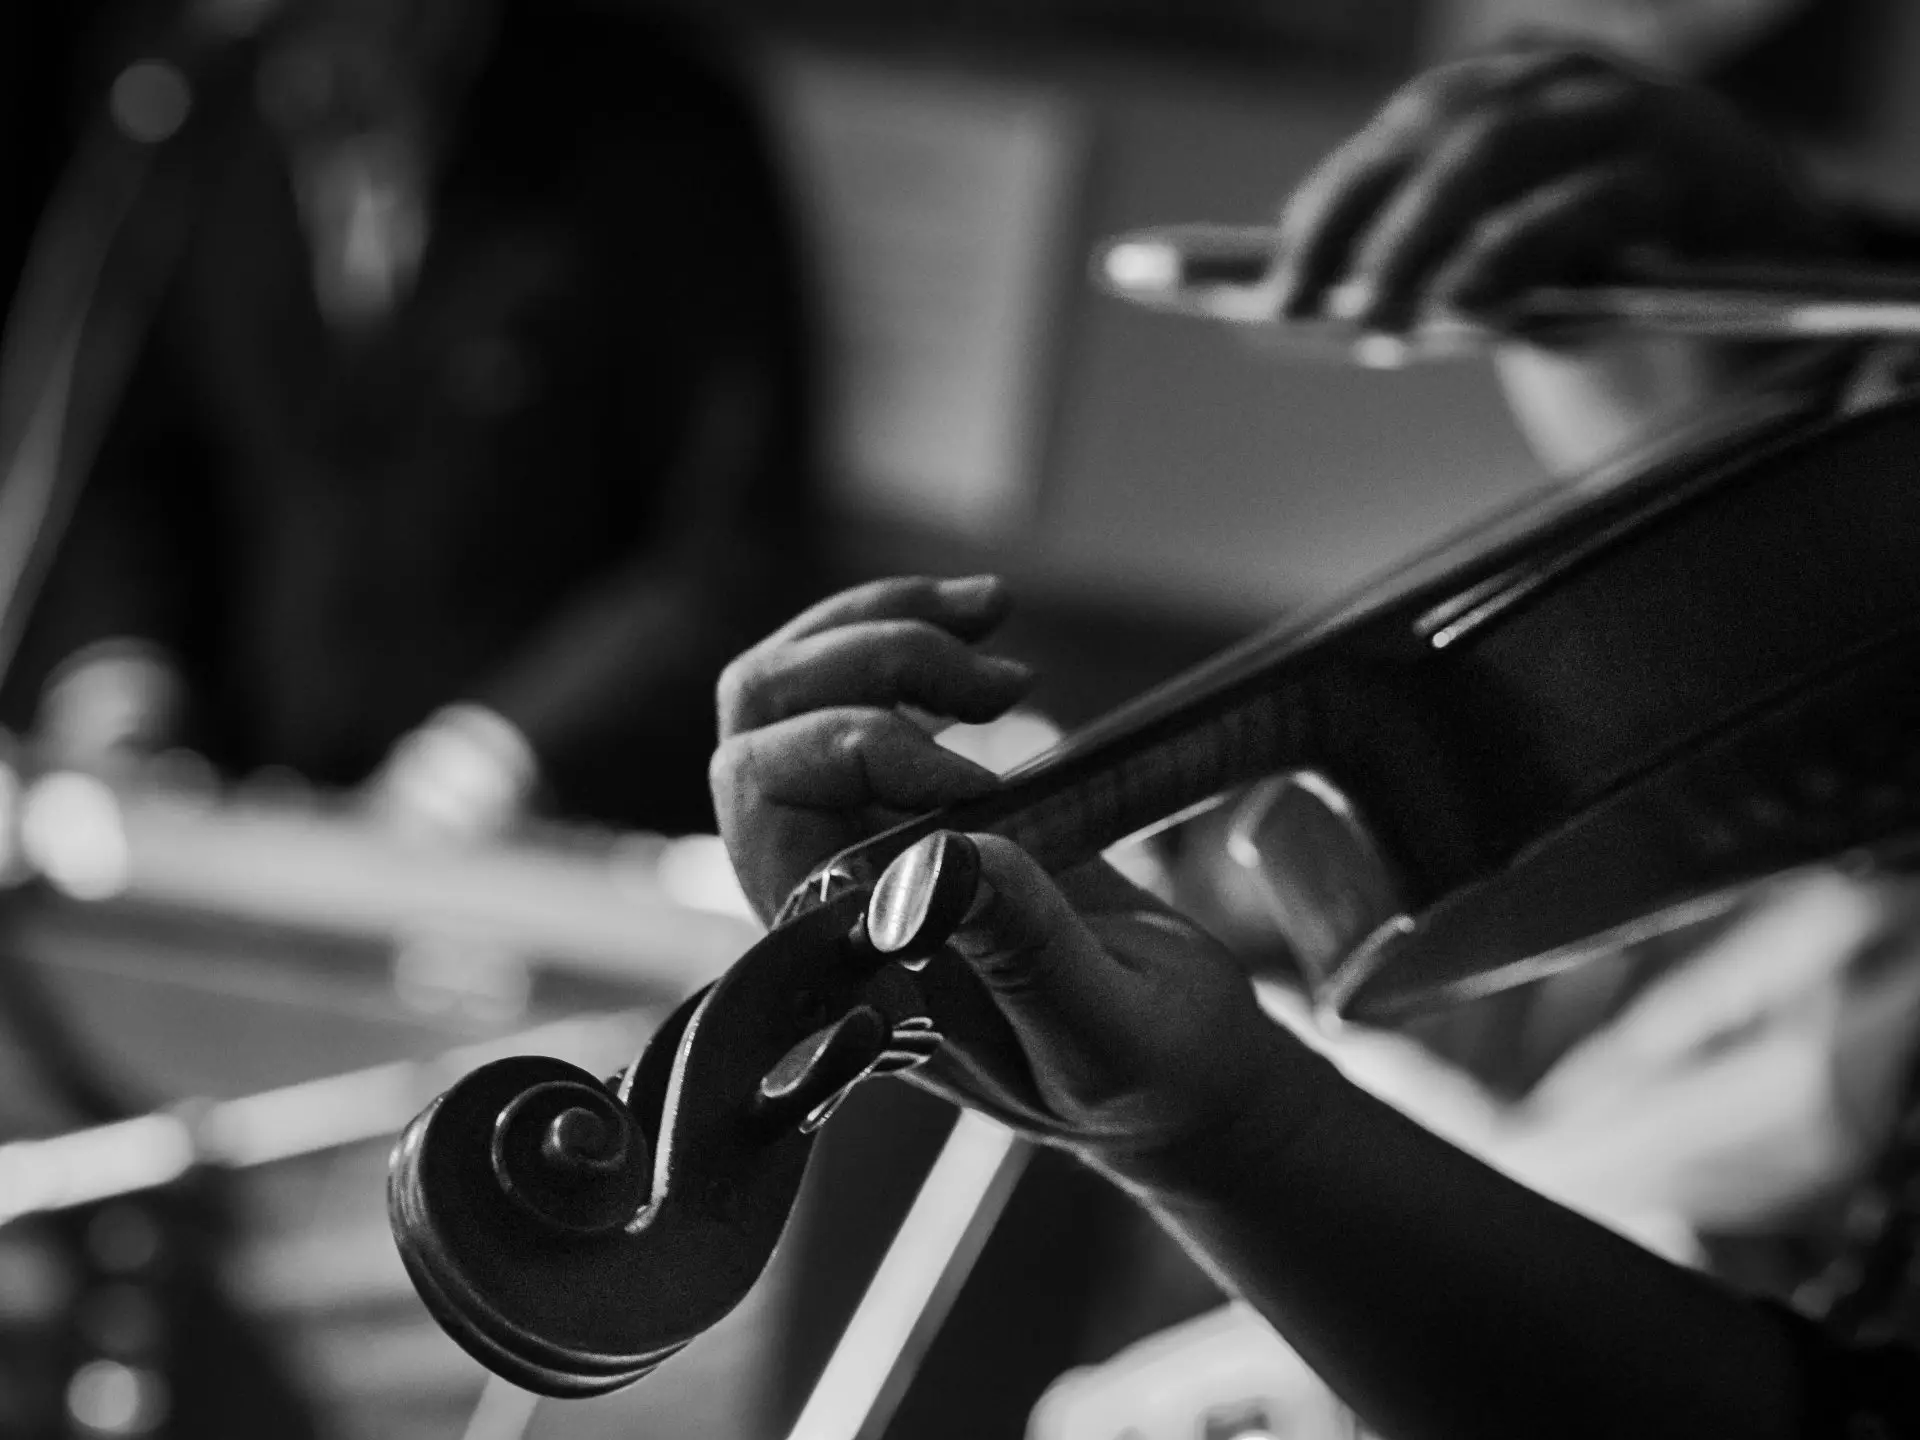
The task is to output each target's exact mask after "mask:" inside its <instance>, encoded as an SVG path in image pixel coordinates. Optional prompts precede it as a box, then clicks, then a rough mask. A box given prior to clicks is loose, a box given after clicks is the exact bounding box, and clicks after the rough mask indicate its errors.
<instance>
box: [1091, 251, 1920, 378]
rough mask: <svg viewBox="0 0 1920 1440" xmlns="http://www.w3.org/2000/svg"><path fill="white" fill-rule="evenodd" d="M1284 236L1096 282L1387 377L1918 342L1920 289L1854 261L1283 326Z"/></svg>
mask: <svg viewBox="0 0 1920 1440" xmlns="http://www.w3.org/2000/svg"><path fill="white" fill-rule="evenodd" d="M1279 248H1280V240H1279V233H1278V232H1277V231H1276V230H1274V229H1272V228H1270V227H1266V226H1258V225H1206V224H1195V225H1164V226H1158V227H1154V228H1151V229H1145V230H1136V231H1132V232H1129V233H1127V234H1124V235H1120V236H1116V237H1115V238H1113V239H1111V240H1109V241H1107V242H1106V243H1105V244H1104V245H1102V246H1101V247H1100V248H1099V250H1098V251H1097V252H1096V254H1095V256H1094V260H1093V273H1094V278H1095V280H1096V282H1097V283H1098V284H1099V285H1100V286H1101V287H1102V288H1103V289H1105V290H1107V291H1108V292H1109V293H1110V294H1113V295H1117V296H1119V297H1120V298H1122V299H1125V300H1130V301H1133V302H1134V303H1136V304H1140V305H1145V306H1147V307H1149V308H1151V309H1156V310H1166V311H1171V312H1174V313H1176V314H1184V315H1193V316H1198V317H1201V318H1204V319H1211V320H1226V321H1230V322H1233V323H1237V324H1243V325H1259V326H1266V327H1269V328H1270V330H1271V333H1272V335H1273V337H1274V338H1275V339H1276V340H1277V341H1278V342H1280V343H1282V344H1285V345H1287V346H1289V347H1291V346H1294V345H1296V344H1297V345H1299V346H1301V347H1303V348H1305V349H1306V350H1308V351H1309V352H1312V351H1315V350H1324V351H1326V352H1329V353H1331V354H1333V355H1335V356H1339V357H1343V358H1350V359H1353V360H1357V361H1359V362H1360V363H1361V364H1364V365H1372V366H1379V367H1390V366H1393V365H1398V364H1403V363H1405V362H1406V361H1408V360H1412V359H1438V358H1444V357H1447V356H1450V355H1459V354H1472V353H1476V352H1478V351H1481V350H1484V349H1485V348H1486V346H1487V344H1488V342H1489V341H1490V340H1491V339H1493V338H1494V336H1495V335H1496V333H1497V332H1507V333H1529V332H1531V333H1548V334H1594V333H1604V332H1608V331H1624V330H1632V331H1635V332H1639V333H1648V334H1669V335H1692V336H1699V337H1717V338H1720V339H1729V340H1869V339H1880V340H1886V339H1916V338H1920V277H1916V276H1915V274H1913V273H1912V272H1908V271H1895V270H1888V269H1884V268H1877V267H1872V266H1862V265H1857V264H1848V263H1836V262H1826V263H1802V264H1794V265H1769V264H1754V263H1735V264H1726V263H1713V264H1706V263H1697V262H1686V263H1681V262H1675V261H1667V260H1661V261H1643V262H1640V263H1637V264H1635V265H1634V266H1633V267H1632V268H1631V269H1629V270H1627V271H1624V272H1623V273H1622V274H1621V276H1620V277H1619V278H1618V279H1617V280H1616V281H1613V282H1610V283H1602V284H1595V285H1583V286H1559V285H1556V286H1543V287H1540V288H1538V289H1535V290H1532V291H1530V292H1528V293H1526V294H1524V295H1522V296H1521V297H1520V298H1518V299H1517V300H1514V301H1512V302H1510V303H1509V304H1508V305H1507V306H1505V307H1504V308H1502V309H1500V310H1499V311H1496V312H1493V313H1490V314H1487V315H1484V316H1466V315H1459V314H1453V313H1429V314H1426V315H1423V316H1421V317H1419V319H1418V321H1417V323H1416V324H1415V325H1414V326H1413V328H1412V329H1411V330H1410V331H1409V332H1408V333H1407V334H1406V335H1404V336H1401V335H1380V334H1370V333H1366V332H1363V331H1361V330H1359V329H1358V328H1357V327H1356V326H1355V325H1354V324H1352V323H1351V322H1350V320H1349V318H1348V313H1347V312H1348V311H1349V307H1350V303H1351V302H1350V300H1349V298H1348V292H1346V291H1345V287H1338V286H1337V287H1335V289H1334V291H1333V292H1332V293H1331V294H1330V295H1329V297H1328V302H1327V310H1328V315H1327V317H1326V318H1321V319H1307V320H1287V321H1284V322H1282V321H1279V320H1277V318H1276V316H1275V314H1274V308H1273V298H1274V297H1273V290H1272V284H1271V282H1272V278H1273V276H1274V273H1275V256H1276V255H1277V254H1278V253H1279Z"/></svg>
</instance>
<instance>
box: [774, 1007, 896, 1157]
mask: <svg viewBox="0 0 1920 1440" xmlns="http://www.w3.org/2000/svg"><path fill="white" fill-rule="evenodd" d="M889 1038H890V1031H889V1028H888V1026H887V1022H886V1021H885V1020H883V1019H881V1017H880V1012H879V1011H878V1010H875V1009H874V1008H873V1007H872V1006H870V1005H862V1006H860V1007H859V1008H857V1009H854V1010H850V1011H848V1012H847V1014H845V1015H844V1016H842V1017H841V1018H840V1019H838V1020H836V1021H834V1023H833V1024H831V1025H827V1026H823V1027H822V1028H821V1029H819V1030H816V1031H814V1032H813V1034H811V1035H809V1036H808V1037H807V1038H806V1039H805V1040H802V1041H801V1042H800V1043H799V1044H798V1045H796V1046H794V1047H793V1048H792V1049H791V1050H789V1051H788V1052H787V1053H786V1054H785V1055H783V1056H781V1058H780V1060H779V1061H778V1062H777V1063H776V1064H775V1065H774V1067H773V1068H772V1069H771V1070H769V1071H768V1072H767V1073H766V1075H765V1076H764V1077H762V1079H761V1081H760V1089H759V1093H758V1094H757V1095H756V1096H755V1097H754V1113H755V1114H756V1115H758V1116H759V1117H760V1118H761V1119H763V1120H765V1121H767V1122H768V1123H769V1124H772V1125H774V1126H776V1127H779V1128H783V1129H784V1128H785V1127H786V1126H789V1125H793V1126H797V1127H798V1128H799V1129H800V1130H801V1131H803V1132H811V1131H813V1130H817V1129H818V1128H819V1127H820V1126H822V1125H824V1124H825V1123H826V1122H827V1118H828V1116H830V1115H831V1114H832V1113H833V1111H834V1109H835V1108H836V1107H837V1106H838V1105H839V1103H840V1101H841V1099H842V1097H844V1096H845V1095H846V1093H847V1092H848V1091H849V1090H851V1089H852V1088H853V1086H854V1085H855V1084H856V1083H857V1082H858V1081H860V1080H862V1079H864V1078H865V1077H866V1076H867V1075H869V1074H870V1073H872V1071H873V1068H874V1066H875V1065H877V1064H878V1063H879V1062H880V1061H881V1059H882V1058H883V1057H885V1055H886V1054H887V1049H888V1040H889Z"/></svg>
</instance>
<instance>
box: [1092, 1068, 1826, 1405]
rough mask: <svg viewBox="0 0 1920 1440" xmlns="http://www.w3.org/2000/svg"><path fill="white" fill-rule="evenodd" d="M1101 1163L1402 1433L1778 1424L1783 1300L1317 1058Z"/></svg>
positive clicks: (1784, 1392) (1349, 1394)
mask: <svg viewBox="0 0 1920 1440" xmlns="http://www.w3.org/2000/svg"><path fill="white" fill-rule="evenodd" d="M1313 1093H1314V1096H1315V1100H1314V1104H1313V1107H1312V1112H1311V1114H1310V1115H1309V1116H1308V1117H1307V1118H1306V1119H1305V1120H1304V1121H1303V1122H1300V1123H1293V1122H1291V1121H1289V1119H1288V1118H1287V1116H1286V1114H1285V1113H1284V1112H1285V1111H1286V1110H1288V1109H1291V1110H1292V1111H1293V1112H1294V1113H1295V1114H1296V1115H1297V1114H1298V1113H1299V1112H1300V1108H1301V1107H1300V1103H1299V1100H1298V1097H1297V1092H1296V1093H1295V1094H1293V1095H1292V1096H1291V1098H1289V1100H1288V1101H1287V1102H1286V1103H1285V1104H1283V1105H1280V1106H1277V1107H1274V1109H1275V1110H1277V1111H1279V1112H1281V1113H1278V1114H1274V1113H1268V1112H1265V1111H1263V1112H1259V1113H1255V1112H1248V1113H1246V1114H1244V1115H1243V1116H1242V1117H1240V1120H1239V1121H1238V1122H1237V1124H1236V1125H1235V1127H1233V1128H1232V1129H1231V1130H1230V1131H1229V1132H1227V1133H1226V1134H1224V1135H1221V1136H1218V1137H1215V1138H1214V1139H1212V1140H1210V1141H1209V1142H1208V1143H1207V1144H1205V1145H1204V1146H1199V1145H1196V1146H1192V1147H1189V1148H1187V1149H1186V1150H1185V1151H1184V1152H1183V1153H1179V1154H1161V1155H1159V1156H1157V1157H1156V1158H1155V1159H1154V1160H1153V1161H1152V1162H1151V1163H1146V1162H1141V1161H1134V1162H1131V1163H1129V1164H1126V1165H1121V1166H1116V1167H1114V1168H1115V1169H1116V1171H1117V1172H1118V1175H1119V1178H1120V1179H1121V1180H1122V1183H1124V1184H1126V1185H1127V1186H1128V1188H1129V1189H1131V1190H1132V1191H1133V1192H1134V1193H1135V1194H1137V1195H1138V1196H1139V1197H1140V1198H1141V1199H1142V1200H1143V1202H1144V1203H1145V1204H1147V1206H1148V1207H1149V1208H1150V1209H1151V1210H1152V1211H1153V1212H1154V1213H1155V1214H1156V1215H1157V1216H1158V1217H1159V1218H1160V1219H1161V1220H1162V1221H1163V1223H1165V1224H1166V1226H1167V1227H1168V1228H1169V1229H1170V1230H1171V1231H1173V1232H1174V1233H1175V1234H1176V1235H1178V1236H1179V1237H1180V1238H1181V1240H1182V1241H1183V1242H1184V1243H1185V1244H1186V1245H1187V1246H1188V1248H1189V1249H1190V1250H1192V1251H1193V1253H1194V1254H1195V1256H1196V1258H1198V1259H1199V1260H1200V1261H1201V1262H1202V1263H1203V1264H1205V1265H1206V1266H1208V1267H1209V1268H1210V1269H1211V1270H1213V1271H1214V1272H1215V1273H1216V1274H1217V1275H1218V1276H1219V1277H1220V1278H1221V1279H1222V1280H1223V1282H1225V1283H1226V1284H1227V1285H1229V1286H1230V1287H1231V1288H1232V1289H1233V1290H1235V1291H1236V1292H1238V1293H1239V1294H1240V1295H1242V1296H1243V1297H1244V1298H1245V1299H1247V1300H1248V1301H1249V1302H1250V1303H1252V1304H1253V1305H1254V1306H1255V1307H1256V1308H1258V1309H1259V1310H1260V1311H1261V1313H1263V1314H1264V1315H1265V1316H1266V1317H1267V1318H1268V1319H1269V1321H1271V1322H1272V1323H1273V1324H1274V1326H1275V1327H1276V1328H1277V1329H1278V1330H1279V1331H1280V1332H1281V1333H1282V1334H1283V1335H1284V1336H1285V1337H1286V1339H1287V1340H1288V1341H1289V1342H1290V1343H1292V1344H1293V1345H1294V1346H1295V1347H1296V1348H1297V1349H1298V1350H1299V1351H1300V1353H1301V1354H1302V1355H1303V1356H1304V1357H1305V1358H1306V1359H1307V1361H1308V1362H1309V1363H1310V1364H1311V1365H1313V1367H1314V1368H1315V1369H1316V1370H1317V1371H1318V1372H1319V1373H1320V1374H1321V1375H1322V1376H1323V1378H1325V1379H1326V1380H1327V1381H1328V1382H1329V1383H1330V1384H1331V1385H1332V1386H1333V1387H1334V1388H1335V1389H1336V1390H1337V1391H1339V1392H1340V1393H1341V1395H1342V1396H1343V1397H1344V1398H1345V1399H1346V1400H1347V1402H1348V1403H1349V1404H1351V1405H1352V1406H1353V1407H1354V1408H1355V1409H1356V1410H1357V1411H1358V1412H1359V1413H1360V1415H1361V1416H1362V1417H1363V1418H1364V1419H1366V1420H1367V1421H1368V1422H1369V1423H1371V1424H1373V1425H1374V1426H1376V1427H1377V1428H1378V1429H1380V1430H1381V1431H1382V1433H1384V1434H1386V1435H1389V1436H1392V1437H1395V1440H1401V1437H1414V1436H1419V1437H1426V1436H1433V1437H1449V1440H1451V1437H1461V1440H1469V1437H1471V1440H1479V1437H1492V1436H1507V1435H1513V1436H1521V1435H1535V1434H1546V1433H1552V1434H1559V1435H1569V1436H1581V1435H1591V1436H1618V1435H1636V1436H1658V1435H1675V1436H1682V1435H1684V1436H1693V1435H1704V1434H1711V1435H1717V1436H1723V1437H1762V1436H1788V1435H1793V1434H1796V1433H1798V1418H1797V1416H1798V1409H1799V1405H1800V1399H1799V1379H1798V1375H1797V1371H1796V1365H1795V1362H1794V1359H1793V1352H1792V1349H1791V1346H1790V1343H1789V1341H1788V1338H1787V1336H1786V1335H1785V1334H1784V1333H1783V1331H1782V1330H1781V1328H1780V1326H1779V1323H1778V1322H1777V1320H1776V1319H1775V1318H1774V1317H1772V1316H1771V1315H1770V1314H1769V1313H1768V1312H1767V1311H1765V1310H1764V1309H1762V1308H1760V1307H1758V1306H1755V1305H1753V1304H1751V1303H1749V1302H1746V1301H1743V1300H1741V1299H1740V1298H1739V1297H1737V1296H1734V1295H1732V1294H1729V1293H1727V1292H1725V1291H1723V1290H1721V1289H1719V1288H1717V1287H1716V1286H1715V1285H1714V1284H1713V1283H1712V1282H1710V1281H1708V1280H1706V1279H1704V1278H1702V1277H1700V1276H1697V1275H1694V1274H1691V1273H1689V1272H1687V1271H1683V1270H1680V1269H1677V1268H1675V1267H1672V1266H1670V1265H1668V1264H1666V1263H1665V1262H1664V1261H1661V1260H1659V1259H1657V1258H1656V1257H1654V1256H1652V1255H1649V1254H1647V1253H1646V1252H1645V1251H1643V1250H1641V1249H1639V1248H1638V1247H1637V1246H1635V1245H1633V1244H1631V1243H1630V1242H1628V1241H1625V1240H1622V1239H1620V1238H1619V1237H1617V1236H1615V1235H1613V1234H1611V1233H1610V1232H1608V1231H1606V1230H1604V1229H1602V1228H1600V1227H1599V1226H1597V1225H1594V1224H1592V1223H1590V1222H1588V1221H1586V1220H1584V1219H1582V1218H1580V1217H1579V1216H1577V1215H1575V1214H1573V1213H1572V1212H1571V1211H1568V1210H1565V1209H1562V1208H1561V1207H1559V1206H1557V1205H1555V1204H1553V1203H1552V1202H1550V1201H1547V1200H1545V1199H1543V1198H1542V1197H1540V1196H1538V1195H1536V1194H1534V1193H1533V1192H1532V1191H1529V1190H1527V1189H1525V1188H1524V1187H1522V1186H1521V1185H1519V1184H1517V1183H1515V1182H1513V1181H1511V1180H1509V1179H1507V1178H1505V1177H1504V1176H1502V1175H1500V1174H1498V1173H1497V1172H1495V1171H1493V1170H1491V1169H1489V1168H1488V1167H1486V1166H1484V1165H1482V1164H1480V1163H1479V1162H1478V1161H1475V1160H1473V1159H1471V1158H1469V1157H1468V1156H1466V1155H1465V1154H1463V1153H1462V1152H1460V1151H1458V1150H1455V1149H1454V1148H1452V1147H1451V1146H1449V1145H1447V1144H1445V1143H1444V1142H1442V1141H1440V1140H1438V1139H1437V1138H1435V1137H1434V1136H1432V1135H1431V1134H1429V1133H1428V1132H1426V1131H1424V1130H1422V1129H1420V1128H1419V1127H1418V1126H1417V1125H1415V1124H1414V1123H1413V1122H1412V1121H1410V1120H1407V1119H1406V1118H1405V1117H1403V1116H1401V1115H1400V1114H1398V1113H1397V1112H1395V1111H1394V1110H1392V1109H1391V1108H1390V1107H1388V1106H1387V1105H1385V1104H1383V1103H1381V1102H1379V1101H1377V1100H1375V1099H1373V1098H1372V1097H1370V1096H1367V1095H1365V1094H1364V1093H1362V1092H1360V1091H1359V1090H1357V1089H1355V1088H1354V1087H1352V1086H1350V1085H1348V1084H1346V1083H1345V1082H1343V1081H1340V1080H1337V1079H1335V1078H1334V1077H1333V1076H1332V1075H1331V1073H1330V1072H1329V1073H1327V1074H1325V1075H1323V1076H1322V1077H1321V1079H1320V1081H1318V1082H1315V1083H1314V1085H1313Z"/></svg>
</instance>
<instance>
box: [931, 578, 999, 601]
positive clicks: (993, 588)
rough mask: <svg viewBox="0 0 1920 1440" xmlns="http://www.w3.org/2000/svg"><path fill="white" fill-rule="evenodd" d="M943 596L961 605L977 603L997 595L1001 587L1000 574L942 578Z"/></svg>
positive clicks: (941, 591) (941, 592) (941, 588)
mask: <svg viewBox="0 0 1920 1440" xmlns="http://www.w3.org/2000/svg"><path fill="white" fill-rule="evenodd" d="M939 589H940V595H941V598H943V599H945V600H950V601H953V602H954V603H955V604H959V605H977V604H980V603H982V602H984V601H986V600H988V599H991V598H992V597H993V596H995V595H997V594H998V593H999V592H1000V589H1001V583H1000V577H999V576H998V575H962V576H959V577H958V578H956V579H952V580H942V581H941V582H940V585H939Z"/></svg>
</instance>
